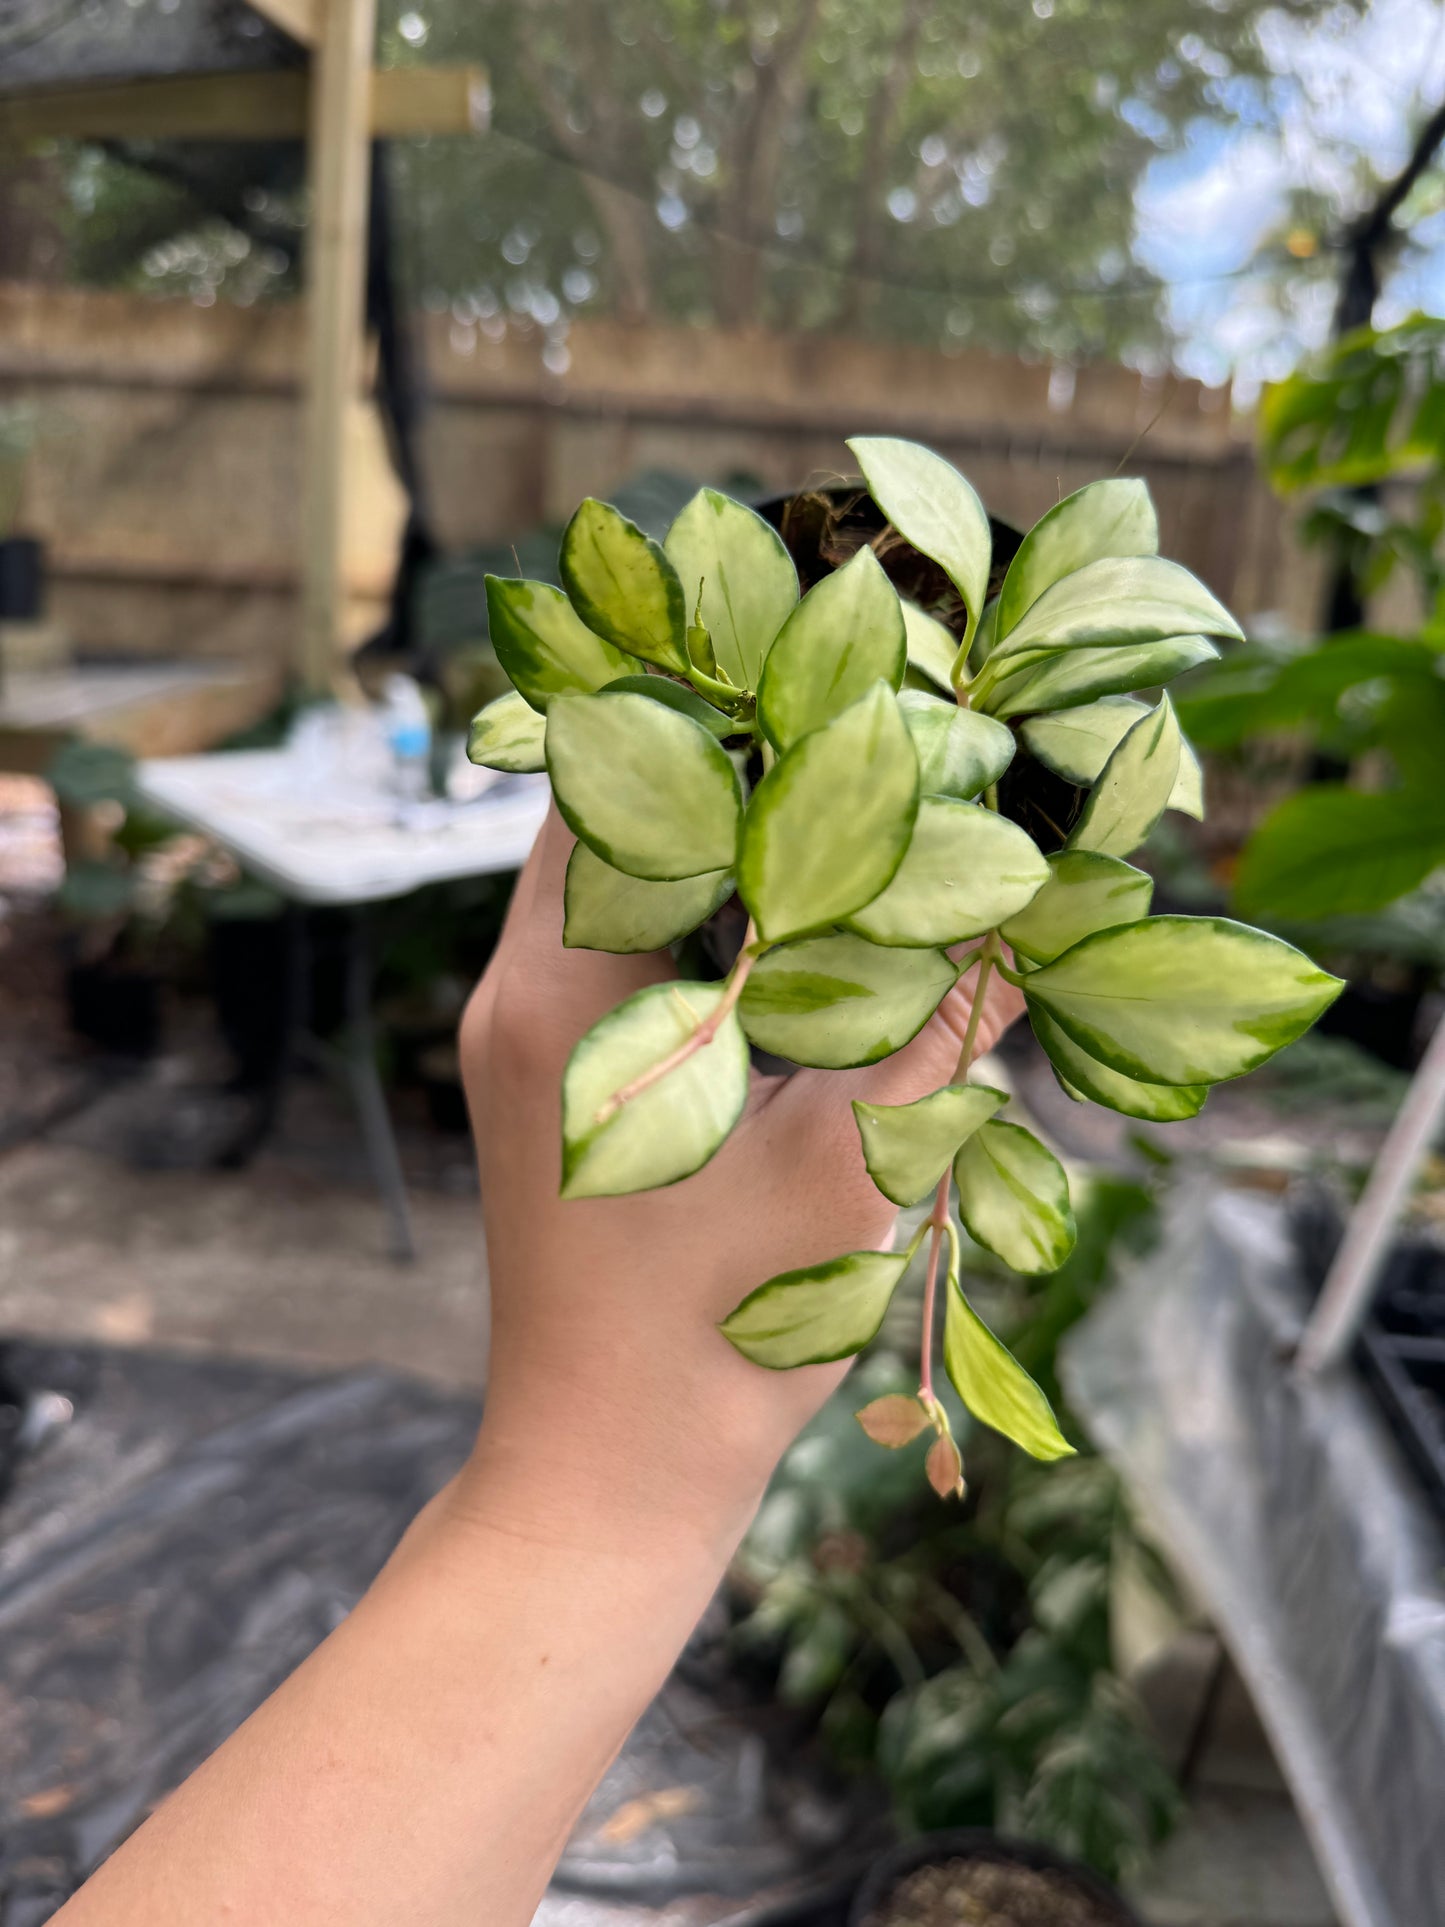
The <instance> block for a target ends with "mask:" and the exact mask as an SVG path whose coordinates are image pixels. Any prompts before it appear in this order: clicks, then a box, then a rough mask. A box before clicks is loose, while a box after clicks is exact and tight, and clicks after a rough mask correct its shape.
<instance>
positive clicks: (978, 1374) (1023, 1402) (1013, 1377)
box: [943, 1277, 1074, 1459]
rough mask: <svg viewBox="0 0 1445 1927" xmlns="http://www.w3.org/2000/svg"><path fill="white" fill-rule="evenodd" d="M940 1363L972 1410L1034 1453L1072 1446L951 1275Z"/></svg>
mask: <svg viewBox="0 0 1445 1927" xmlns="http://www.w3.org/2000/svg"><path fill="white" fill-rule="evenodd" d="M943 1364H944V1369H945V1370H946V1371H947V1373H948V1376H949V1378H950V1379H951V1380H952V1382H953V1389H954V1390H955V1391H956V1392H957V1393H958V1396H959V1397H960V1398H961V1399H962V1400H963V1402H964V1404H965V1405H966V1406H967V1407H968V1410H969V1411H970V1412H971V1413H972V1414H973V1416H974V1417H975V1418H976V1419H978V1420H979V1421H980V1422H981V1423H982V1424H984V1425H988V1426H991V1427H992V1428H993V1430H994V1431H995V1432H1001V1433H1002V1434H1003V1436H1004V1437H1005V1438H1006V1439H1012V1440H1013V1442H1014V1444H1015V1445H1021V1446H1022V1447H1023V1449H1024V1451H1025V1452H1027V1453H1029V1454H1030V1455H1031V1456H1032V1457H1033V1458H1036V1459H1067V1458H1072V1457H1073V1455H1074V1448H1073V1446H1072V1445H1070V1444H1069V1441H1068V1440H1067V1439H1066V1438H1065V1437H1064V1435H1063V1433H1062V1432H1061V1431H1060V1430H1059V1422H1058V1420H1057V1419H1056V1418H1055V1417H1054V1412H1053V1407H1052V1406H1051V1405H1050V1404H1049V1401H1048V1400H1047V1399H1046V1398H1045V1397H1044V1395H1043V1393H1042V1392H1041V1391H1040V1390H1039V1388H1038V1386H1037V1385H1036V1384H1035V1383H1034V1381H1033V1380H1032V1379H1031V1378H1030V1377H1029V1375H1028V1373H1027V1372H1026V1371H1025V1370H1024V1368H1023V1366H1022V1365H1020V1363H1019V1362H1018V1360H1017V1359H1016V1358H1015V1357H1014V1355H1013V1353H1012V1352H1011V1351H1010V1350H1009V1349H1008V1347H1007V1346H1006V1345H1004V1344H1003V1343H1002V1342H1001V1341H1000V1340H999V1339H997V1338H995V1337H994V1335H993V1333H992V1332H991V1331H990V1330H989V1328H988V1326H987V1325H986V1324H985V1323H984V1322H983V1320H982V1319H981V1318H980V1317H979V1315H978V1313H977V1312H976V1311H975V1310H974V1308H973V1306H972V1305H971V1304H969V1302H968V1300H967V1299H966V1298H965V1297H964V1295H963V1292H962V1290H961V1289H960V1287H959V1284H958V1281H957V1279H956V1278H953V1277H950V1279H949V1282H948V1298H947V1309H946V1310H945V1312H944V1319H943Z"/></svg>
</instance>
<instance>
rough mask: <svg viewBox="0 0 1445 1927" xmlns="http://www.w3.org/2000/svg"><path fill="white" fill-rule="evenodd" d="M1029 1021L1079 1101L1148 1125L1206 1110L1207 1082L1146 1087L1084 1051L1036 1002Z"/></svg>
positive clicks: (1173, 1121) (1056, 1070)
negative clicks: (1138, 1119)
mask: <svg viewBox="0 0 1445 1927" xmlns="http://www.w3.org/2000/svg"><path fill="white" fill-rule="evenodd" d="M1025 995H1027V993H1025ZM1029 1022H1030V1023H1031V1024H1032V1025H1033V1031H1034V1036H1035V1037H1037V1038H1038V1040H1039V1043H1040V1044H1041V1046H1042V1047H1043V1050H1044V1054H1045V1055H1046V1056H1047V1058H1048V1060H1049V1062H1050V1063H1051V1064H1052V1065H1053V1067H1054V1074H1055V1076H1056V1077H1057V1078H1058V1080H1059V1082H1060V1084H1062V1085H1063V1087H1064V1090H1065V1091H1066V1092H1067V1093H1068V1095H1069V1096H1070V1097H1072V1098H1073V1099H1074V1101H1075V1102H1076V1103H1077V1102H1080V1101H1081V1100H1082V1099H1083V1098H1086V1097H1091V1098H1093V1100H1094V1102H1095V1103H1096V1104H1102V1105H1103V1106H1104V1108H1105V1109H1106V1110H1110V1111H1118V1112H1119V1113H1120V1114H1121V1115H1122V1116H1124V1117H1137V1118H1141V1119H1143V1121H1144V1122H1145V1123H1148V1124H1176V1123H1178V1122H1179V1120H1180V1119H1181V1118H1186V1117H1197V1116H1198V1115H1199V1113H1200V1112H1201V1111H1202V1110H1203V1109H1204V1100H1205V1099H1206V1098H1207V1097H1208V1095H1209V1086H1208V1085H1207V1084H1146V1083H1145V1082H1144V1081H1143V1079H1142V1078H1138V1077H1125V1076H1124V1075H1123V1073H1122V1072H1121V1071H1111V1070H1110V1069H1109V1066H1108V1065H1107V1064H1101V1063H1100V1062H1099V1060H1098V1058H1097V1057H1090V1055H1089V1053H1088V1052H1087V1051H1085V1050H1080V1048H1079V1046H1078V1045H1077V1044H1076V1043H1075V1042H1074V1040H1073V1039H1072V1038H1071V1037H1067V1036H1065V1034H1064V1033H1063V1031H1061V1030H1060V1029H1059V1027H1058V1025H1057V1024H1056V1023H1055V1022H1054V1021H1053V1019H1052V1018H1051V1017H1050V1016H1049V1014H1048V1012H1047V1011H1046V1010H1044V1009H1042V1008H1041V1007H1040V1006H1039V1005H1038V1004H1030V1005H1029Z"/></svg>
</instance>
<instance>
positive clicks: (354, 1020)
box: [342, 911, 416, 1264]
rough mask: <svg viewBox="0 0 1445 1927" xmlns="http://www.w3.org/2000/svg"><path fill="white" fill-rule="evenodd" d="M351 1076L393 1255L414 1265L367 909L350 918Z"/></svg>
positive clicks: (346, 1051) (347, 1050)
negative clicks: (384, 1077)
mask: <svg viewBox="0 0 1445 1927" xmlns="http://www.w3.org/2000/svg"><path fill="white" fill-rule="evenodd" d="M342 1055H343V1059H344V1062H345V1065H346V1075H347V1078H348V1079H349V1081H350V1084H351V1094H352V1098H353V1100H354V1102H355V1104H356V1110H357V1115H358V1116H359V1117H360V1119H361V1133H362V1136H363V1138H364V1139H365V1141H366V1155H367V1159H368V1161H369V1163H370V1165H371V1175H372V1177H373V1179H374V1180H375V1182H376V1188H377V1190H378V1191H379V1192H380V1193H381V1200H382V1203H383V1205H384V1206H385V1208H386V1214H387V1217H388V1218H389V1220H390V1222H391V1255H392V1257H393V1258H396V1259H397V1260H398V1261H399V1262H401V1263H404V1264H410V1263H412V1262H413V1260H414V1259H415V1258H416V1239H415V1236H414V1235H413V1232H412V1226H411V1205H410V1203H409V1201H408V1199H407V1194H406V1179H405V1178H404V1177H403V1175H402V1169H401V1157H400V1154H399V1153H398V1151H397V1148H396V1136H395V1133H394V1132H393V1130H392V1128H391V1115H390V1113H389V1111H388V1110H387V1107H386V1093H385V1092H384V1091H383V1090H382V1087H381V1077H380V1074H379V1073H378V1071H377V1068H376V1027H375V1025H374V1024H373V1022H372V1016H371V956H370V947H369V945H368V943H367V930H366V922H365V913H364V912H362V911H358V912H357V913H356V914H355V915H354V916H353V917H351V918H349V919H348V923H347V942H346V1038H345V1042H344V1044H343V1046H342Z"/></svg>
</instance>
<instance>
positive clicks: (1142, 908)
mask: <svg viewBox="0 0 1445 1927" xmlns="http://www.w3.org/2000/svg"><path fill="white" fill-rule="evenodd" d="M1046 861H1047V863H1048V866H1049V879H1048V882H1047V883H1045V885H1044V887H1043V888H1042V889H1041V890H1040V891H1039V893H1038V895H1037V896H1036V897H1034V898H1033V899H1032V901H1031V902H1030V903H1028V904H1026V905H1025V907H1024V908H1023V909H1022V910H1020V911H1019V912H1018V913H1017V914H1016V915H1015V916H1012V917H1010V918H1009V919H1008V921H1007V922H1006V923H1005V924H1004V925H1003V926H1002V928H1001V929H1000V931H999V935H1000V936H1001V937H1002V938H1003V940H1004V942H1005V943H1007V944H1008V945H1009V946H1010V948H1011V949H1013V950H1014V952H1015V953H1016V954H1017V955H1018V956H1020V957H1026V958H1027V959H1028V960H1029V962H1030V963H1035V964H1045V963H1052V962H1053V960H1054V958H1055V957H1058V956H1062V954H1063V953H1064V951H1066V950H1072V949H1073V947H1074V945H1075V944H1076V943H1079V942H1081V941H1082V940H1083V939H1084V938H1085V937H1091V936H1092V935H1093V934H1094V932H1095V931H1096V930H1108V929H1110V928H1112V926H1113V925H1115V924H1119V923H1137V922H1138V921H1139V919H1140V917H1147V916H1148V914H1149V903H1150V900H1151V898H1152V897H1153V894H1154V879H1153V878H1152V877H1151V876H1147V875H1146V874H1145V873H1144V871H1143V870H1136V869H1135V868H1134V867H1133V865H1132V864H1129V863H1122V862H1120V860H1119V859H1118V858H1117V857H1112V856H1103V855H1100V854H1099V853H1098V852H1096V851H1093V850H1063V851H1060V852H1059V854H1058V855H1056V856H1051V857H1049V858H1047V859H1046Z"/></svg>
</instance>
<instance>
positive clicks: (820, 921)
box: [711, 682, 918, 943]
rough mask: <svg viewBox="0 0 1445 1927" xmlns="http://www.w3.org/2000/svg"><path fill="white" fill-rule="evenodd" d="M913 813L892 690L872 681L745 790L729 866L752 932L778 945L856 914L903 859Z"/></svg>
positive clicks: (911, 779)
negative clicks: (749, 792)
mask: <svg viewBox="0 0 1445 1927" xmlns="http://www.w3.org/2000/svg"><path fill="white" fill-rule="evenodd" d="M917 814H918V758H917V756H916V755H915V754H914V751H913V739H912V737H911V736H910V735H909V733H908V729H907V726H906V725H905V723H904V721H903V716H902V712H901V711H900V710H899V707H898V703H897V700H896V698H895V697H894V695H893V692H892V690H891V689H889V687H888V685H887V683H884V682H879V683H875V684H874V686H873V687H872V689H870V690H869V691H868V693H867V694H866V695H865V696H863V697H862V698H860V700H859V701H858V702H856V703H854V704H853V706H852V707H851V708H850V709H845V710H844V711H843V714H842V715H841V716H837V717H835V718H834V719H833V721H832V722H831V723H827V724H825V725H824V726H823V728H822V729H815V730H814V731H813V732H812V734H811V735H808V736H804V737H802V738H801V739H800V740H799V741H798V742H796V743H794V744H793V746H792V748H791V749H788V750H785V751H784V753H783V755H782V756H781V757H780V758H779V759H778V761H777V763H775V764H774V766H773V768H772V769H771V770H769V771H768V773H767V775H766V776H765V777H764V778H763V780H762V782H761V783H759V785H758V787H757V789H756V790H755V791H754V792H753V796H752V799H751V801H750V802H749V804H748V811H747V815H746V817H745V819H744V822H743V834H742V847H741V850H740V853H739V857H738V866H737V867H738V890H739V892H740V894H741V896H742V899H743V902H744V903H745V904H746V905H747V907H748V912H749V914H750V915H751V916H752V918H753V920H754V921H755V923H756V924H757V928H758V934H759V935H760V936H761V937H763V938H764V939H765V940H766V941H767V942H769V943H779V942H782V941H783V940H784V939H786V938H788V937H795V936H800V935H801V934H802V933H803V932H804V931H807V930H817V929H820V928H822V927H824V926H826V925H828V924H832V923H836V922H837V921H838V920H839V919H840V918H841V917H846V916H847V915H848V914H849V912H850V911H853V910H859V909H861V908H862V907H863V905H864V904H865V903H867V902H868V901H869V900H870V899H871V898H873V897H876V896H877V895H878V892H879V891H880V890H882V889H883V888H884V886H885V885H886V884H887V883H888V882H889V881H890V880H891V878H892V876H893V873H894V871H895V870H896V869H897V868H898V866H899V864H900V863H901V862H902V861H903V855H904V852H905V851H906V850H907V848H908V839H909V837H910V836H911V835H912V834H913V824H914V819H915V818H916V816H917ZM711 867H714V868H715V867H717V866H716V865H714V866H711Z"/></svg>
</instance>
